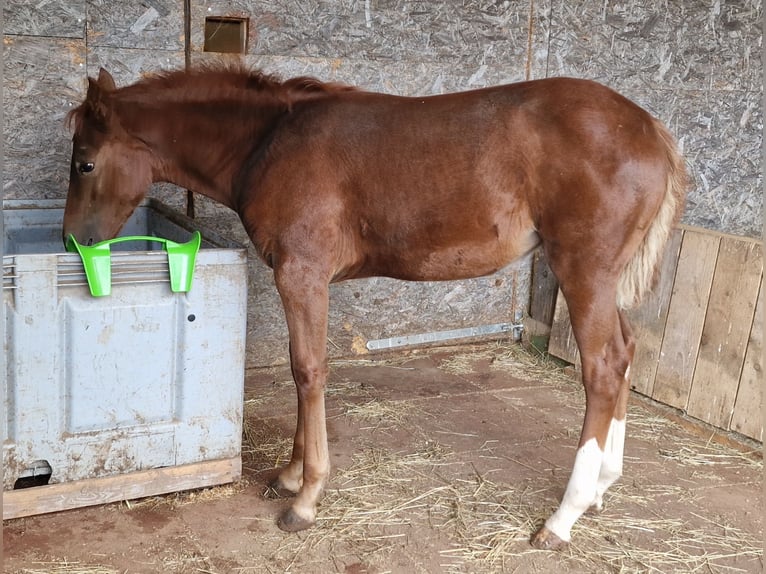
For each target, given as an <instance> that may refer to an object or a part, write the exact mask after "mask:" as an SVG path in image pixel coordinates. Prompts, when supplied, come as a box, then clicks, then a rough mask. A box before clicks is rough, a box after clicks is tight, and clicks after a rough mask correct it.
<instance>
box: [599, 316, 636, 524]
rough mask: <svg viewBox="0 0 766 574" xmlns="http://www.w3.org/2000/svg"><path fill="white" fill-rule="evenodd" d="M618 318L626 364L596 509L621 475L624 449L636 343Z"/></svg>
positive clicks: (602, 469) (628, 328)
mask: <svg viewBox="0 0 766 574" xmlns="http://www.w3.org/2000/svg"><path fill="white" fill-rule="evenodd" d="M619 318H620V329H621V331H622V338H623V342H624V344H625V350H626V352H627V356H628V366H627V368H626V369H625V374H624V376H623V380H622V381H621V382H620V394H619V395H618V397H617V404H616V406H615V411H614V415H613V416H612V422H611V424H610V425H609V433H608V434H607V437H606V444H605V449H604V459H603V461H602V463H601V470H600V471H599V475H598V483H597V485H596V502H595V504H594V506H595V507H596V509H597V510H602V509H603V506H604V493H605V492H606V491H607V489H608V488H609V487H610V486H612V484H614V483H615V482H616V481H617V480H618V479H619V478H620V477H621V476H622V466H623V453H624V450H625V428H626V419H627V414H628V398H629V396H630V366H631V364H632V361H633V355H634V352H635V348H636V344H635V340H634V338H633V332H632V330H631V328H630V325H629V324H628V321H627V319H626V318H625V316H624V315H623V313H621V312H620V313H619Z"/></svg>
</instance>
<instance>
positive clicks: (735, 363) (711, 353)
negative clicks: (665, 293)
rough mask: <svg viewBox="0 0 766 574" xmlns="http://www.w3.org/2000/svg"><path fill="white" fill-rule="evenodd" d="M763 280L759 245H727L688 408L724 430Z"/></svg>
mask: <svg viewBox="0 0 766 574" xmlns="http://www.w3.org/2000/svg"><path fill="white" fill-rule="evenodd" d="M762 274H763V255H762V250H761V246H760V245H759V244H757V243H750V242H742V241H739V240H737V239H734V238H730V237H725V238H723V239H722V240H721V247H720V250H719V252H718V264H717V265H716V270H715V276H714V278H713V285H712V288H711V291H710V300H709V303H708V308H707V315H706V317H705V326H704V328H703V329H702V337H701V342H700V350H699V357H698V358H697V364H696V368H695V371H694V379H693V381H692V388H691V393H690V395H689V405H688V407H687V411H688V412H689V414H690V415H692V416H693V417H696V418H698V419H700V420H703V421H706V422H709V423H710V424H712V425H714V426H716V427H719V428H729V423H730V421H731V415H732V411H733V409H734V401H735V399H736V396H737V388H738V386H739V379H740V375H741V373H742V366H743V364H744V362H745V352H746V350H747V343H748V338H749V336H750V330H751V327H752V324H753V313H754V312H755V306H756V300H757V297H758V287H759V284H760V280H761V275H762Z"/></svg>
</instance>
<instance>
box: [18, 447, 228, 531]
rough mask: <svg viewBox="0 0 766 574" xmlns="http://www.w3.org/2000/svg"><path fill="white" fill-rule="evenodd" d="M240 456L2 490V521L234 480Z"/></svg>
mask: <svg viewBox="0 0 766 574" xmlns="http://www.w3.org/2000/svg"><path fill="white" fill-rule="evenodd" d="M241 475H242V459H241V458H240V457H236V458H228V459H221V460H211V461H204V462H197V463H193V464H185V465H180V466H170V467H165V468H155V469H151V470H141V471H138V472H131V473H127V474H120V475H116V476H105V477H100V478H89V479H85V480H75V481H72V482H65V483H61V484H49V485H46V486H37V487H34V488H24V489H21V490H10V491H5V492H3V520H8V519H11V518H20V517H22V516H33V515H36V514H46V513H49V512H59V511H62V510H71V509H73V508H82V507H84V506H96V505H99V504H107V503H110V502H118V501H121V500H131V499H135V498H145V497H147V496H155V495H158V494H167V493H169V492H178V491H181V490H192V489H196V488H204V487H207V486H215V485H218V484H226V483H229V482H234V481H236V480H238V479H239V478H240V476H241Z"/></svg>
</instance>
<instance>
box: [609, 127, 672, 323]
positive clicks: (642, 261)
mask: <svg viewBox="0 0 766 574" xmlns="http://www.w3.org/2000/svg"><path fill="white" fill-rule="evenodd" d="M655 126H656V129H657V134H658V135H659V137H660V139H661V140H662V143H663V144H664V147H665V150H666V152H667V161H668V177H667V184H666V188H665V197H664V199H663V200H662V204H661V205H660V208H659V211H658V212H657V215H656V216H655V218H654V221H652V224H651V225H650V227H649V231H647V233H646V235H645V236H644V239H643V240H642V241H641V244H640V245H639V246H638V250H637V251H636V253H635V254H634V255H633V258H632V259H631V260H630V261H628V264H627V265H626V266H625V269H624V270H623V272H622V275H621V276H620V282H619V284H618V286H617V306H618V307H619V308H620V309H629V308H630V307H634V306H635V305H637V304H638V303H640V302H641V299H642V298H643V297H644V296H645V295H646V293H648V292H649V291H651V289H652V287H653V285H654V282H655V280H656V276H657V271H658V269H659V266H660V262H661V260H662V253H663V251H664V249H665V244H666V243H667V240H668V237H670V233H671V231H672V230H673V227H674V226H675V225H676V224H677V223H678V220H679V219H680V217H681V213H682V212H683V208H684V199H685V196H686V181H687V179H686V165H685V163H684V158H683V157H682V156H681V154H680V153H679V151H678V149H677V147H676V143H675V141H674V140H673V136H672V135H670V132H669V131H668V130H667V128H666V127H665V126H664V125H663V124H662V123H661V122H659V121H657V120H655Z"/></svg>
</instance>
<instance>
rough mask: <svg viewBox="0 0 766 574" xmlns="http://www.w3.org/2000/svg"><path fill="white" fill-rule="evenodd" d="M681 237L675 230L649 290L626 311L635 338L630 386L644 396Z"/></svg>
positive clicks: (651, 382)
mask: <svg viewBox="0 0 766 574" xmlns="http://www.w3.org/2000/svg"><path fill="white" fill-rule="evenodd" d="M682 239H683V232H682V231H681V230H676V231H675V232H674V233H673V235H672V236H671V238H670V240H669V241H668V244H667V245H666V246H665V254H664V256H663V259H662V264H661V266H660V269H659V276H658V278H657V284H656V285H655V287H654V289H653V291H652V292H651V293H650V294H649V296H648V297H647V298H646V300H644V301H643V302H642V303H641V305H639V306H638V307H637V308H636V309H634V310H631V311H629V312H628V313H627V319H628V321H629V322H630V324H631V326H632V327H633V334H634V336H635V338H636V353H635V355H634V356H633V364H632V365H631V368H630V382H631V388H633V390H635V391H637V392H639V393H641V394H643V395H647V396H651V395H652V391H653V390H654V379H655V375H656V373H657V364H658V363H659V358H660V348H661V347H662V337H663V335H664V334H665V324H666V322H667V317H668V308H669V307H670V296H671V294H672V292H673V284H674V282H675V278H676V267H677V266H678V254H679V252H680V250H681V241H682Z"/></svg>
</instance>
